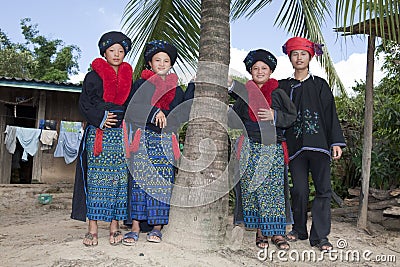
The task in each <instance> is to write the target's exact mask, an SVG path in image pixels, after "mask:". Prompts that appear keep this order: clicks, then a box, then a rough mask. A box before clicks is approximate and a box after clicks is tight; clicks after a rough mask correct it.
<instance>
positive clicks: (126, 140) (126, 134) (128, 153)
mask: <svg viewBox="0 0 400 267" xmlns="http://www.w3.org/2000/svg"><path fill="white" fill-rule="evenodd" d="M122 129H123V131H124V146H125V154H126V155H125V156H126V158H128V159H129V158H130V157H131V152H130V151H129V140H128V130H127V128H126V123H125V121H124V120H123V121H122Z"/></svg>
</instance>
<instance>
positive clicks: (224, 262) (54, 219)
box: [0, 184, 400, 267]
mask: <svg viewBox="0 0 400 267" xmlns="http://www.w3.org/2000/svg"><path fill="white" fill-rule="evenodd" d="M44 192H49V193H51V194H52V195H53V201H52V203H50V204H48V205H42V204H40V203H39V202H38V199H37V198H38V194H40V193H44ZM71 198H72V185H71V184H57V185H39V184H37V185H0V266H3V267H8V266H97V267H99V266H277V265H279V266H315V265H320V266H400V233H399V232H389V231H386V230H384V229H383V228H382V227H379V226H377V225H371V227H370V230H371V231H370V232H371V233H370V234H367V233H366V232H365V231H361V230H358V229H357V228H356V222H355V219H350V220H344V219H343V218H337V217H336V218H335V217H334V218H333V219H332V231H331V235H330V236H329V238H330V241H332V243H333V244H334V246H335V251H334V252H332V253H330V254H321V253H320V252H319V251H318V250H316V249H314V248H310V246H309V244H308V242H307V241H299V242H296V243H291V250H290V251H288V252H286V253H284V252H283V253H282V254H278V253H277V249H276V248H275V247H273V246H271V247H270V249H269V250H268V251H267V257H266V256H265V255H266V254H265V253H264V251H261V252H260V251H259V249H257V248H256V247H255V244H254V236H255V234H254V232H253V231H249V230H245V229H243V228H241V227H235V228H234V227H233V226H232V225H228V226H227V228H228V231H227V238H226V239H227V242H226V245H225V246H222V247H221V248H220V249H217V250H206V251H204V250H202V251H196V250H193V249H190V248H185V247H181V246H177V245H173V244H171V243H169V242H168V237H167V236H164V239H163V242H162V243H160V244H155V243H149V242H147V241H146V239H145V234H141V235H140V238H139V242H138V243H137V244H136V245H135V246H132V247H129V246H124V245H118V246H111V245H109V243H108V228H107V226H108V224H105V223H100V224H99V245H98V246H96V247H85V246H84V245H83V244H82V237H83V235H84V233H85V232H86V228H87V225H86V223H83V222H79V221H75V220H71V219H70V211H71ZM124 231H126V230H124ZM321 255H322V256H321Z"/></svg>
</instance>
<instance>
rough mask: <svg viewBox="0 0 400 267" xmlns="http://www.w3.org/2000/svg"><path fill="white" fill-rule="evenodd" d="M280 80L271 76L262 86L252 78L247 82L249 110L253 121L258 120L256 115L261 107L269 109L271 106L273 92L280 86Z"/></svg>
mask: <svg viewBox="0 0 400 267" xmlns="http://www.w3.org/2000/svg"><path fill="white" fill-rule="evenodd" d="M278 85H279V83H278V81H277V80H275V79H272V78H270V79H269V80H268V81H267V82H266V83H264V84H263V86H262V87H261V88H259V87H258V86H257V84H256V83H255V82H254V81H253V80H250V81H248V82H247V83H246V89H247V93H248V95H249V103H248V107H249V108H248V112H249V116H250V119H251V120H252V121H254V122H255V121H258V120H259V118H258V117H257V116H256V115H255V114H256V113H257V112H258V110H259V109H260V108H265V109H269V108H270V107H271V93H272V91H274V90H275V89H276V88H278Z"/></svg>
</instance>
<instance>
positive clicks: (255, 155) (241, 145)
mask: <svg viewBox="0 0 400 267" xmlns="http://www.w3.org/2000/svg"><path fill="white" fill-rule="evenodd" d="M244 63H245V65H246V69H247V71H248V72H249V73H250V74H251V76H252V80H249V81H248V82H247V83H246V84H245V85H243V84H240V83H239V82H236V81H235V87H234V89H233V90H234V93H235V94H236V95H237V96H238V98H237V100H236V102H235V104H234V105H233V107H232V109H231V110H230V111H229V113H228V122H229V126H231V127H232V128H239V126H242V128H244V130H245V131H244V134H243V135H242V136H241V137H240V138H239V140H238V142H237V150H236V151H237V153H238V154H237V157H238V158H239V168H240V183H241V184H240V185H241V193H242V205H243V215H244V223H245V226H246V227H247V228H253V229H257V233H256V245H257V246H258V247H259V248H262V249H265V248H268V245H269V244H268V236H271V241H272V243H273V244H275V245H276V246H277V248H278V249H284V250H288V249H289V244H288V243H287V242H286V240H285V238H284V236H285V233H286V225H287V223H289V218H290V208H288V207H290V206H289V205H288V204H289V201H288V194H287V193H286V194H285V188H287V175H286V174H287V168H286V165H287V153H286V152H287V151H286V146H285V140H284V138H283V131H284V129H286V128H288V127H290V126H291V125H292V123H293V122H294V121H295V119H296V109H295V107H294V105H293V103H292V102H291V101H290V99H289V97H288V96H287V95H286V94H285V92H284V91H283V90H281V89H279V88H278V81H277V80H275V79H273V78H270V75H271V74H272V72H273V71H274V70H275V68H276V65H277V60H276V58H275V56H274V55H272V54H271V53H270V52H268V51H266V50H263V49H258V50H254V51H250V52H249V53H248V55H247V56H246V58H245V60H244ZM235 117H236V118H237V119H235Z"/></svg>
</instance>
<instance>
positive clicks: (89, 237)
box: [83, 233, 99, 247]
mask: <svg viewBox="0 0 400 267" xmlns="http://www.w3.org/2000/svg"><path fill="white" fill-rule="evenodd" d="M84 238H86V239H89V240H91V241H92V244H85V243H83V244H84V245H85V246H87V247H95V246H97V245H98V244H99V242H98V241H97V240H98V238H97V233H86V234H85V237H84ZM95 238H96V242H93V240H94V239H95Z"/></svg>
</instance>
